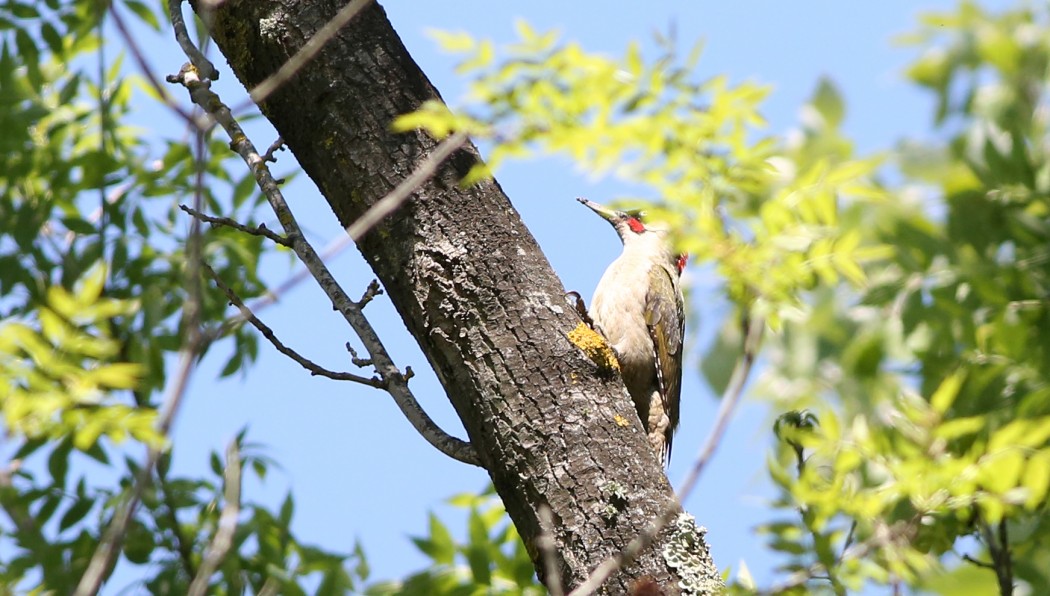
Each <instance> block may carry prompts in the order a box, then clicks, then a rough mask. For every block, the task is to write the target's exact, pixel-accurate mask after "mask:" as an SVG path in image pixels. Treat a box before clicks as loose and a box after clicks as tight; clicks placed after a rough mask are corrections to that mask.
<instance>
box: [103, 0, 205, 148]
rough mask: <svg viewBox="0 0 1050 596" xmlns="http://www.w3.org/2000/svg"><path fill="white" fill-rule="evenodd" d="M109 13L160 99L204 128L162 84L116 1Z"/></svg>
mask: <svg viewBox="0 0 1050 596" xmlns="http://www.w3.org/2000/svg"><path fill="white" fill-rule="evenodd" d="M109 14H110V16H112V17H113V24H115V25H116V26H117V31H119V32H120V36H121V38H123V40H124V43H125V45H127V46H128V48H129V49H130V50H131V56H132V58H134V59H135V63H136V64H138V66H139V71H141V72H142V74H143V76H145V77H146V81H148V82H149V84H150V87H153V90H154V91H156V92H157V95H158V96H159V97H160V100H161V101H162V102H163V103H164V105H166V106H168V108H170V109H171V110H172V111H173V112H175V113H176V114H178V115H179V117H180V118H182V119H183V120H185V121H186V122H187V123H189V124H191V125H193V126H195V127H197V128H204V127H205V125H203V124H202V123H200V122H197V121H196V119H195V118H194V116H193V115H192V114H190V113H189V112H187V111H186V110H184V109H182V106H180V105H179V104H178V103H176V102H175V99H174V98H172V97H171V94H169V93H168V90H167V89H166V88H165V87H164V86H163V85H161V84H160V79H158V78H157V74H156V73H155V72H154V71H153V69H152V68H150V65H149V62H148V61H147V60H146V55H145V54H144V53H143V52H142V48H141V47H139V44H138V41H136V40H135V36H133V35H132V34H131V32H130V31H129V30H128V26H127V24H126V23H125V22H124V18H123V17H121V16H120V11H119V10H117V6H116V3H114V4H110V6H109Z"/></svg>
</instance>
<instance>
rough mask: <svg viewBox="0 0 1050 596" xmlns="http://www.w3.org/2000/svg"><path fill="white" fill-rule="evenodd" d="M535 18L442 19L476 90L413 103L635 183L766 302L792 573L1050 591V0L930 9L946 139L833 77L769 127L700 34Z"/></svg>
mask: <svg viewBox="0 0 1050 596" xmlns="http://www.w3.org/2000/svg"><path fill="white" fill-rule="evenodd" d="M518 33H519V37H520V41H519V42H518V43H517V44H513V45H511V46H508V47H506V48H497V47H496V46H495V45H494V44H492V43H491V42H487V41H481V40H476V39H474V38H472V37H470V36H469V35H466V34H460V33H439V34H437V35H436V37H437V40H438V42H439V43H440V44H441V45H442V47H444V48H445V49H446V50H448V51H451V52H456V53H460V54H462V55H463V56H464V58H463V60H462V62H461V64H460V66H459V69H460V71H461V72H462V73H464V74H466V75H468V76H470V77H471V80H472V87H471V97H470V101H469V103H468V104H467V105H465V106H463V107H462V108H461V109H460V108H457V109H455V110H450V109H449V108H446V107H444V106H442V105H439V104H436V103H433V104H427V105H424V106H423V107H422V108H421V110H420V111H418V112H416V113H414V114H409V115H407V116H405V117H403V118H402V119H401V121H400V122H399V123H398V126H399V127H400V128H404V129H408V128H416V127H422V128H425V129H427V130H429V131H430V132H431V133H432V134H434V135H436V136H439V137H441V136H444V135H446V134H448V133H449V132H450V131H452V130H466V131H469V132H470V133H471V134H472V135H474V136H476V137H482V138H487V139H489V140H491V142H492V143H493V144H494V147H493V149H492V151H491V159H490V161H489V165H488V167H489V168H495V167H498V166H499V164H500V163H502V162H503V161H504V160H506V159H509V158H519V157H527V156H529V155H533V154H557V155H564V156H567V157H569V158H571V159H572V160H573V161H574V163H575V164H577V165H578V166H579V167H580V168H582V169H583V170H585V171H587V172H588V173H595V174H606V173H607V174H612V175H615V176H618V177H620V178H622V179H624V180H626V181H627V182H629V183H632V184H633V185H634V186H636V187H638V188H641V189H643V192H647V193H648V194H645V195H644V196H640V197H626V198H624V199H622V200H621V202H622V203H625V204H632V203H643V204H644V205H645V206H647V208H649V209H651V210H653V211H655V212H656V214H657V215H658V216H660V217H663V218H664V219H667V220H668V221H669V222H670V223H671V224H673V225H674V226H675V227H676V228H677V229H678V230H679V234H680V236H679V243H680V246H681V248H682V249H683V250H685V251H687V252H689V253H690V254H691V255H695V256H696V257H697V258H698V259H699V260H700V261H706V262H711V263H713V264H714V265H715V267H716V270H717V271H718V272H719V273H720V274H721V276H722V279H723V281H724V288H725V292H726V295H727V297H728V298H730V299H731V300H733V301H734V302H735V303H736V304H737V305H738V306H739V308H740V310H741V312H742V313H744V314H746V315H747V316H749V317H763V318H764V320H766V321H767V322H768V323H769V324H770V326H771V329H772V330H773V333H771V334H769V335H768V336H767V337H768V339H767V342H766V346H765V352H764V356H765V363H766V366H765V367H763V372H762V377H761V380H760V382H759V383H758V384H757V385H758V386H757V392H758V393H760V394H763V395H765V396H767V397H768V399H769V400H770V401H771V403H772V404H773V407H774V409H775V411H778V412H782V413H783V416H782V417H781V418H780V419H779V420H778V422H777V425H776V426H777V437H778V445H779V447H778V449H777V451H776V453H774V454H773V456H771V458H770V460H769V472H770V478H771V480H772V481H773V483H774V484H775V486H776V487H777V489H778V491H779V497H778V498H777V500H776V501H775V502H774V503H773V505H774V507H775V508H777V509H779V510H780V511H781V513H782V515H779V516H778V517H777V518H776V519H775V520H774V521H771V522H769V523H766V524H763V525H761V526H760V528H759V531H760V532H761V533H763V534H764V535H767V536H768V537H769V541H770V542H769V543H770V546H771V547H772V548H773V549H774V550H776V551H779V552H781V553H783V555H784V557H785V563H784V565H783V570H784V571H787V572H791V575H789V576H788V577H790V578H793V579H792V581H793V583H794V584H797V586H798V587H797V588H795V589H796V590H809V589H822V588H821V587H822V586H823V588H826V589H829V590H831V591H833V592H836V593H844V592H846V591H848V590H855V589H860V588H861V587H862V586H863V585H865V583H868V582H875V583H881V584H906V585H910V586H913V587H915V588H922V589H927V590H933V591H940V592H943V593H958V591H959V590H960V589H962V588H963V587H966V588H967V589H971V588H973V587H974V586H977V585H983V586H986V587H987V588H988V590H989V591H995V590H997V589H998V590H1000V591H1002V592H1006V591H1008V589H1009V586H1010V584H1011V583H1024V584H1027V585H1028V586H1029V587H1030V588H1031V589H1032V590H1033V591H1034V592H1035V593H1042V592H1046V591H1050V573H1048V571H1047V570H1048V569H1050V549H1048V548H1047V544H1046V540H1045V538H1044V537H1045V536H1046V535H1047V532H1046V530H1047V528H1048V522H1050V519H1048V516H1047V496H1048V493H1050V441H1048V440H1050V383H1048V382H1047V381H1048V377H1047V374H1048V373H1047V372H1046V371H1048V370H1050V360H1048V358H1050V312H1048V307H1050V300H1048V299H1050V286H1048V283H1050V278H1048V275H1050V217H1048V216H1050V199H1048V197H1050V159H1048V155H1047V151H1048V147H1050V145H1048V138H1047V124H1048V119H1050V109H1048V107H1050V101H1048V97H1047V95H1046V90H1047V89H1048V85H1047V83H1048V81H1050V70H1048V66H1050V10H1048V9H1047V7H1046V6H1045V5H1043V4H1035V3H1033V4H1031V5H1029V4H1023V5H1021V6H1020V7H1018V8H1013V9H1009V10H1004V11H1002V12H999V13H993V12H989V11H987V10H985V9H983V8H981V7H980V6H979V5H977V4H976V3H973V2H962V3H960V4H959V5H958V7H957V8H956V9H954V10H952V11H948V12H941V13H930V14H925V15H923V16H922V17H921V19H920V24H919V27H918V29H917V30H916V31H915V32H913V33H911V34H909V35H906V36H902V38H901V40H900V41H901V42H902V43H905V44H910V45H911V46H913V47H916V48H917V49H918V51H919V57H918V58H917V59H916V60H915V62H914V63H913V64H912V66H911V67H910V68H909V69H908V71H907V76H908V77H909V78H910V79H911V80H912V81H913V82H914V83H915V84H917V85H918V86H920V87H922V88H924V89H927V90H929V91H930V92H931V93H932V94H933V96H934V98H935V100H936V112H935V114H934V116H933V119H932V122H933V125H934V126H935V135H934V138H933V140H927V139H911V138H909V139H904V140H902V141H901V142H900V143H899V145H898V146H896V147H894V148H892V149H891V150H888V151H885V152H883V153H880V154H878V155H873V156H858V155H856V154H855V151H854V149H853V145H852V143H851V142H850V141H849V139H848V138H847V137H846V136H845V135H844V134H843V132H842V130H841V125H842V123H843V121H844V119H845V117H846V101H845V100H844V98H842V97H841V95H840V94H839V92H838V91H837V89H836V88H835V86H834V84H833V83H832V82H831V81H830V80H821V81H819V82H818V83H817V86H816V89H815V92H814V94H813V96H812V98H811V99H810V101H809V102H808V104H807V105H806V106H804V109H803V118H802V125H801V127H800V130H799V131H798V134H791V135H787V136H786V137H784V138H772V137H764V136H762V135H761V124H762V120H761V117H760V116H759V112H758V110H759V102H760V100H761V99H762V97H763V96H764V95H765V93H766V90H765V89H763V88H761V87H758V86H755V85H753V84H750V83H743V84H738V85H734V84H731V83H729V82H728V80H727V79H726V78H725V77H722V76H716V77H713V78H710V79H706V80H696V79H695V78H694V74H693V72H694V71H695V64H696V61H697V58H698V57H699V52H698V51H694V52H693V53H692V54H691V55H690V56H689V57H688V58H686V59H685V60H680V59H678V57H677V56H676V55H675V53H674V49H673V47H672V45H671V44H667V45H666V51H665V54H664V55H662V56H660V57H658V58H657V59H656V60H655V61H651V62H647V61H646V60H645V59H644V58H643V57H642V56H641V55H640V52H639V51H638V49H637V47H636V46H631V47H630V48H628V50H627V52H626V53H625V54H624V55H623V56H622V57H619V58H610V57H606V56H600V55H594V54H588V53H586V52H584V51H583V50H582V49H581V48H580V47H579V46H577V45H575V44H572V43H561V42H559V40H558V39H557V37H556V36H555V35H553V34H549V33H537V32H535V31H533V30H531V29H530V28H529V27H528V26H527V25H525V24H519V27H518ZM887 117H890V114H889V113H887ZM487 174H488V172H487V171H481V170H479V171H476V172H475V173H474V175H475V176H483V175H487ZM724 325H725V329H724V331H723V332H722V333H721V334H720V340H719V341H717V342H715V344H714V345H713V346H712V348H711V351H710V352H709V353H708V355H707V356H706V358H705V360H706V361H707V362H708V363H722V365H719V364H712V365H708V366H704V367H703V371H704V372H705V373H706V374H707V375H708V378H709V381H710V383H711V385H712V387H713V388H715V389H716V390H721V388H722V387H724V385H725V382H726V378H725V372H724V371H725V370H729V369H730V368H731V363H732V362H733V361H734V360H736V359H737V358H738V357H739V354H740V339H741V338H740V333H739V326H740V323H739V316H732V317H729V319H728V320H727V321H725V323H724ZM973 561H978V563H973ZM814 577H819V578H821V579H819V580H818V579H812V578H814ZM975 578H979V580H976V579H975ZM807 580H808V581H807ZM737 588H739V589H744V587H743V585H742V584H741V585H738V586H737ZM745 591H746V590H745Z"/></svg>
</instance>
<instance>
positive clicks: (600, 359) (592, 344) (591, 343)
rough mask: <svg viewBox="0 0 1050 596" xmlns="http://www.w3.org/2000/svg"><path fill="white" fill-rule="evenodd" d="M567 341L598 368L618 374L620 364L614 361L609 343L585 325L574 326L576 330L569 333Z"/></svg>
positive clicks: (614, 355) (614, 356)
mask: <svg viewBox="0 0 1050 596" xmlns="http://www.w3.org/2000/svg"><path fill="white" fill-rule="evenodd" d="M569 341H571V342H572V344H573V345H574V346H576V347H577V348H579V349H581V350H583V353H584V354H586V355H587V357H588V358H590V359H591V360H592V361H593V362H594V363H595V364H597V365H598V368H601V369H602V370H615V371H617V372H619V370H620V362H619V361H618V360H616V354H615V353H613V350H612V347H610V346H609V342H607V341H605V338H604V337H602V335H601V334H600V333H598V332H597V331H595V330H594V329H591V328H590V327H588V326H587V325H586V324H584V323H582V322H581V323H579V324H578V325H576V328H575V329H573V330H572V331H570V332H569Z"/></svg>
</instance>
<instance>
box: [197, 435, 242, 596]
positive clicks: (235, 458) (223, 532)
mask: <svg viewBox="0 0 1050 596" xmlns="http://www.w3.org/2000/svg"><path fill="white" fill-rule="evenodd" d="M224 476H225V480H226V489H225V492H224V497H223V499H224V500H225V501H226V503H225V505H224V506H223V509H222V513H221V514H219V525H218V527H217V528H216V530H215V537H214V538H212V541H211V544H210V545H209V546H208V550H207V551H206V552H205V553H204V559H203V560H202V561H201V566H200V570H199V571H198V572H197V576H196V577H194V578H193V583H191V584H190V589H189V592H188V594H189V595H190V596H202V595H203V594H206V593H207V591H208V583H209V580H210V579H211V576H212V574H213V573H215V570H216V569H218V568H219V565H220V564H221V563H222V561H223V559H225V558H226V554H227V553H229V552H230V547H232V546H233V533H234V532H235V531H236V530H237V518H238V516H240V513H241V454H240V450H239V449H238V447H237V441H236V440H233V441H231V442H230V444H229V446H227V447H226V471H225V473H224Z"/></svg>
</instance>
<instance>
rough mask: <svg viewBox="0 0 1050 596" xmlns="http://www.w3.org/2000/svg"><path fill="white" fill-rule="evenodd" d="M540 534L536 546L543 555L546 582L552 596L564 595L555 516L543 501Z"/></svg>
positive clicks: (540, 511) (540, 509) (540, 513)
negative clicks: (555, 531) (557, 548)
mask: <svg viewBox="0 0 1050 596" xmlns="http://www.w3.org/2000/svg"><path fill="white" fill-rule="evenodd" d="M538 513H539V515H540V534H539V536H537V537H536V547H537V548H539V550H540V555H541V556H542V557H543V573H544V575H546V577H545V578H544V579H545V580H546V581H545V582H544V583H545V584H546V585H547V591H548V593H549V594H550V596H562V595H563V594H565V590H564V588H562V585H561V572H560V571H558V557H557V552H556V550H555V548H556V547H555V544H554V516H553V515H552V514H551V508H550V507H549V506H548V505H547V504H546V503H543V504H541V505H540V508H539V511H538Z"/></svg>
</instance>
